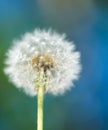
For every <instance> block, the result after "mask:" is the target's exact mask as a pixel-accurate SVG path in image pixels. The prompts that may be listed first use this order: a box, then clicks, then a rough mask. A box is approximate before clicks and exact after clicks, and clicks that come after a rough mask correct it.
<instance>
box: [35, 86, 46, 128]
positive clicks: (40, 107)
mask: <svg viewBox="0 0 108 130" xmlns="http://www.w3.org/2000/svg"><path fill="white" fill-rule="evenodd" d="M43 101H44V87H43V86H39V88H38V104H37V105H38V110H37V116H38V117H37V118H38V119H37V130H43Z"/></svg>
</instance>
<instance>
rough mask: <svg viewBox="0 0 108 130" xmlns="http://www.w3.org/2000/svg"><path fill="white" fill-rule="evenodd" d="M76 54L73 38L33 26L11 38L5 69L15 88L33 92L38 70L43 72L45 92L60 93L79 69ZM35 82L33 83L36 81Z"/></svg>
mask: <svg viewBox="0 0 108 130" xmlns="http://www.w3.org/2000/svg"><path fill="white" fill-rule="evenodd" d="M79 62H80V54H79V52H76V51H75V45H74V44H73V42H69V41H67V40H66V38H65V35H60V34H58V33H56V32H54V31H51V30H49V31H45V30H35V31H34V32H32V33H26V34H25V35H24V36H23V37H22V38H21V40H19V41H14V44H13V46H12V47H11V48H10V50H9V51H8V53H7V59H6V62H5V63H6V65H7V67H6V68H5V73H6V74H8V75H9V78H10V81H12V82H13V83H14V84H15V85H16V87H17V88H22V89H23V90H24V91H25V92H26V93H27V94H28V95H31V96H35V95H36V94H37V91H36V89H35V87H36V86H37V85H38V84H39V82H36V80H38V75H39V71H40V70H41V69H42V68H43V70H44V72H45V76H44V82H46V83H47V88H46V89H45V92H48V93H52V94H54V95H57V94H63V93H64V92H65V91H67V90H69V89H70V88H71V87H72V86H73V82H74V80H76V79H78V77H79V73H80V70H81V65H80V63H79ZM36 84H37V85H36Z"/></svg>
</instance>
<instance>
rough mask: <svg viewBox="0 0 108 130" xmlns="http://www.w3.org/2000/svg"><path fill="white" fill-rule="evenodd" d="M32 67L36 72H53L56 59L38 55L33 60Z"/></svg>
mask: <svg viewBox="0 0 108 130" xmlns="http://www.w3.org/2000/svg"><path fill="white" fill-rule="evenodd" d="M32 66H33V68H34V69H36V70H38V71H39V70H41V69H43V70H44V72H46V71H47V70H51V69H53V68H54V67H55V62H54V59H53V58H52V57H51V56H49V55H44V54H38V55H37V56H36V57H34V58H33V59H32Z"/></svg>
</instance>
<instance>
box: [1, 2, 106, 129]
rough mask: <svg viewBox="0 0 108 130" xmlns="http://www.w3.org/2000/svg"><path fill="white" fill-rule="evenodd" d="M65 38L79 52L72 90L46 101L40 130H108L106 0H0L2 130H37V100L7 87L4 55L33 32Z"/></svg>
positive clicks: (48, 97) (12, 86)
mask: <svg viewBox="0 0 108 130" xmlns="http://www.w3.org/2000/svg"><path fill="white" fill-rule="evenodd" d="M49 27H51V28H52V29H54V30H56V31H58V32H59V33H64V32H65V33H66V34H67V39H69V40H72V41H74V43H75V44H76V46H77V50H78V51H80V52H81V63H82V65H83V70H82V73H81V76H80V79H79V80H78V81H77V82H75V86H76V87H75V88H73V89H72V90H71V91H70V92H67V93H66V94H65V95H63V96H57V97H53V96H51V95H46V96H45V105H44V130H108V1H107V0H0V130H36V120H37V117H36V116H37V115H36V111H37V108H36V105H37V104H36V103H37V99H36V97H34V98H31V97H29V96H27V95H25V94H24V93H23V92H21V91H19V90H18V89H16V87H15V86H14V85H13V84H11V83H9V82H8V77H7V76H5V75H4V73H3V68H4V60H5V53H6V52H7V50H8V48H9V47H10V46H11V44H12V41H13V39H17V38H20V36H21V35H22V34H24V33H25V32H27V31H28V32H29V31H33V30H34V29H35V28H41V29H43V28H46V29H48V28H49Z"/></svg>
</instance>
